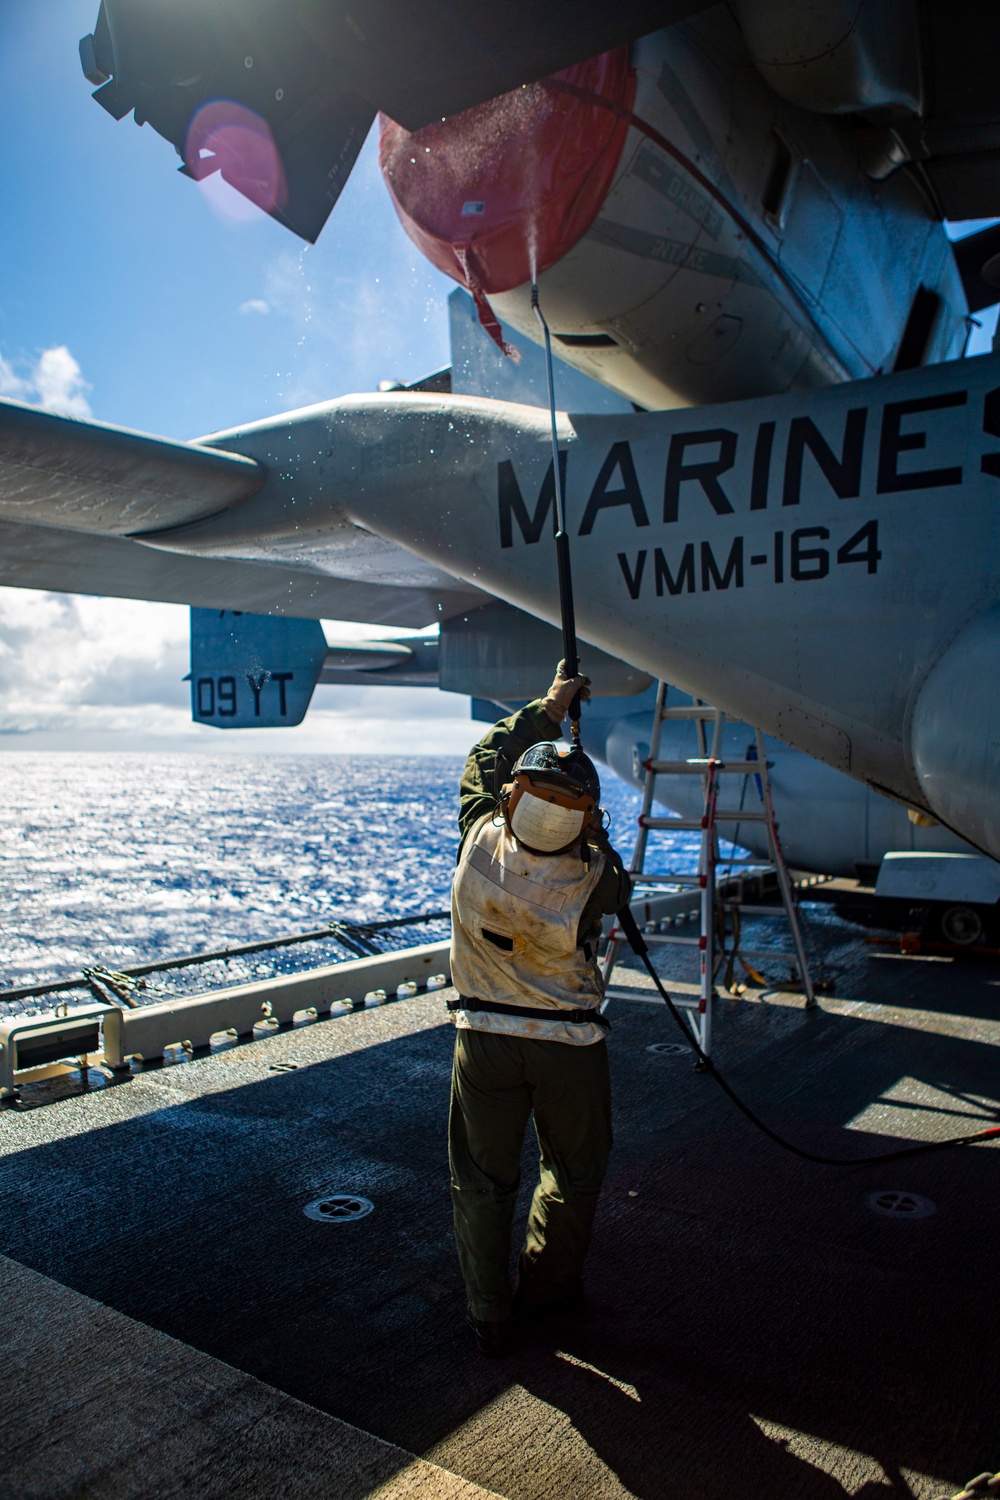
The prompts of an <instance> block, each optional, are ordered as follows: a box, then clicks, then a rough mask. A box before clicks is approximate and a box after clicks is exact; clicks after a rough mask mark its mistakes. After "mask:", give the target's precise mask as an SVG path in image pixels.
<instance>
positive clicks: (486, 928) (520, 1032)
mask: <svg viewBox="0 0 1000 1500" xmlns="http://www.w3.org/2000/svg"><path fill="white" fill-rule="evenodd" d="M603 869H604V855H603V854H601V853H599V852H598V851H596V850H592V851H591V856H590V863H589V864H585V863H584V862H583V860H582V859H581V858H580V853H579V850H576V849H573V850H571V851H570V852H569V853H568V854H529V853H528V851H527V850H526V849H522V848H521V847H520V845H519V844H518V842H517V840H516V839H515V838H514V836H513V835H512V834H511V833H510V832H509V831H508V829H507V826H506V824H505V823H502V822H494V818H493V814H491V813H487V814H486V816H485V817H483V818H481V819H480V820H479V822H478V823H476V824H475V825H474V826H473V828H472V830H471V831H470V833H469V836H468V838H467V839H466V842H465V846H464V848H463V849H462V853H461V856H460V858H459V861H458V867H457V869H456V871H455V877H454V880H453V882H452V889H451V924H452V925H451V933H452V936H451V977H452V983H453V984H454V986H455V988H456V989H457V990H458V993H459V995H460V996H461V995H465V996H475V997H477V998H479V999H481V1000H490V1001H494V1002H496V1001H499V1002H500V1003H501V1004H505V1005H522V1006H531V1007H533V1008H534V1007H537V1008H538V1009H539V1010H546V1011H548V1010H551V1012H552V1019H551V1020H549V1018H548V1017H547V1016H541V1017H534V1016H532V1017H527V1016H507V1015H498V1014H497V1013H496V1012H491V1011H475V1010H465V1009H460V1010H458V1011H457V1012H456V1023H457V1025H458V1026H459V1027H460V1028H468V1029H470V1030H473V1031H495V1032H504V1033H506V1034H507V1035H511V1036H526V1037H537V1038H541V1039H542V1040H545V1041H555V1042H570V1043H572V1044H574V1045H577V1046H579V1045H583V1046H586V1045H589V1044H590V1043H592V1042H598V1041H600V1040H601V1039H602V1038H603V1036H604V1028H603V1027H601V1026H600V1025H598V1024H597V1023H596V1022H593V1021H584V1022H582V1023H580V1022H569V1021H560V1020H559V1019H558V1013H559V1011H560V1009H562V1010H572V1011H576V1010H579V1009H587V1010H591V1009H592V1010H596V1009H597V1007H598V1006H599V1005H600V1003H601V1000H602V999H603V998H604V984H603V981H602V978H601V972H600V970H599V969H598V967H597V964H596V962H594V960H593V959H591V958H588V957H587V955H586V953H585V952H584V951H583V949H582V948H578V947H577V942H576V939H577V931H578V929H579V925H580V918H581V916H582V915H583V909H584V907H585V906H586V904H587V902H588V900H589V899H590V897H591V896H592V894H593V892H594V890H595V888H596V886H597V882H598V881H599V880H600V878H601V872H602V871H603Z"/></svg>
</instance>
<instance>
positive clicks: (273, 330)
mask: <svg viewBox="0 0 1000 1500" xmlns="http://www.w3.org/2000/svg"><path fill="white" fill-rule="evenodd" d="M97 10H98V0H45V4H44V5H39V4H37V3H34V0H5V4H4V7H3V23H4V24H3V32H4V36H3V46H2V47H0V130H2V139H3V140H4V141H5V142H6V143H7V150H6V152H5V162H4V178H5V194H4V232H3V234H2V236H0V395H4V396H10V397H12V398H14V399H15V400H19V401H27V402H31V403H33V404H37V405H41V406H44V407H46V408H47V409H48V410H50V411H57V412H63V413H66V414H67V415H71V416H78V417H87V416H93V417H95V418H96V419H97V420H99V421H102V422H110V423H114V424H116V425H121V426H125V427H133V428H137V429H139V430H140V431H145V432H152V433H156V434H159V435H162V436H165V437H173V438H194V437H198V436H199V435H200V434H203V433H208V432H212V431H216V430H218V429H220V428H225V427H229V426H232V425H234V424H235V423H238V422H244V421H248V420H252V419H254V418H257V417H264V416H268V415H271V414H273V413H277V412H281V411H285V410H289V409H291V408H294V407H298V406H303V405H307V404H308V403H310V402H313V401H321V400H329V399H331V398H333V397H335V396H339V395H343V394H345V393H347V392H350V391H365V390H374V389H376V388H377V386H378V383H379V381H380V380H383V379H398V380H403V381H408V380H415V379H417V378H419V377H420V376H421V375H425V374H429V373H430V372H431V371H433V370H438V369H441V368H442V366H444V365H446V364H448V362H449V357H450V356H449V348H448V320H447V307H446V299H447V296H448V293H449V291H450V290H451V289H452V287H453V285H454V283H452V282H450V281H448V280H447V279H446V278H445V277H444V276H442V275H441V274H440V273H439V272H438V271H436V270H434V268H433V267H432V266H431V265H429V264H428V262H427V261H425V260H424V258H423V257H422V256H421V255H420V254H419V253H418V251H417V250H416V248H415V247H414V246H413V245H412V244H411V242H410V240H409V239H408V238H407V237H406V235H405V234H404V233H403V230H402V229H401V228H400V226H399V223H398V220H397V219H396V215H395V212H394V210H393V208H392V205H391V202H390V200H389V197H388V194H387V193H386V191H385V189H384V187H383V186H382V181H381V177H380V174H379V171H378V162H377V141H376V139H375V137H374V136H372V137H371V138H370V139H369V141H368V142H367V144H366V146H365V148H364V151H363V152H362V156H361V158H360V159H359V161H358V163H357V166H356V167H355V170H354V172H353V173H352V175H351V179H350V182H349V183H348V186H347V188H346V190H345V192H344V194H343V196H342V197H341V199H340V202H339V203H338V205H337V208H336V210H335V212H334V214H333V216H332V218H331V220H330V221H329V223H328V224H327V227H326V229H325V230H324V231H323V233H322V235H321V236H320V239H319V241H318V243H317V244H316V245H315V246H306V245H304V244H302V243H301V242H300V241H299V240H297V239H296V238H295V237H294V236H293V235H291V234H290V233H289V232H288V230H286V229H283V228H282V227H281V226H280V225H278V224H275V223H274V222H273V221H272V220H271V219H269V218H267V217H266V216H265V215H264V214H262V213H260V212H259V211H258V210H257V209H255V208H253V207H252V205H249V204H247V203H246V202H245V200H243V199H242V198H240V197H238V195H236V194H235V193H233V192H232V191H231V190H229V189H227V188H226V187H225V185H224V184H222V183H221V182H220V179H219V178H218V177H213V178H210V179H209V180H208V183H207V184H205V185H202V186H196V185H195V184H194V183H192V182H191V181H189V180H188V179H187V178H185V177H182V176H181V175H180V174H179V173H178V172H177V171H176V167H177V157H176V155H175V153H174V150H173V147H172V146H170V145H169V144H168V143H167V142H166V141H164V140H162V139H161V137H159V136H158V135H156V134H155V133H154V132H153V130H152V129H151V128H150V127H149V126H145V127H143V128H142V129H138V128H137V127H136V126H135V124H134V123H133V121H132V120H131V118H127V119H125V120H122V121H120V122H118V123H116V122H115V121H114V120H112V119H111V117H110V116H109V115H108V114H107V113H106V112H105V111H104V110H102V109H100V108H99V107H98V106H97V105H96V104H95V103H94V102H93V100H92V99H91V97H90V95H91V87H90V85H88V84H87V82H86V80H85V79H84V77H83V74H82V73H81V71H80V62H79V56H78V51H77V44H78V41H79V38H80V37H81V36H83V35H84V34H85V33H87V32H89V31H92V30H93V28H94V23H95V21H96V19H97ZM220 189H221V191H220ZM329 633H330V634H331V635H332V636H336V637H337V638H338V639H344V638H345V637H356V636H360V635H368V636H377V635H391V634H396V635H398V634H400V633H401V632H399V631H379V630H377V629H373V630H369V629H368V628H367V627H363V626H356V625H349V624H343V623H339V622H337V623H334V624H333V625H331V626H330V627H329ZM187 670H188V611H187V609H186V608H184V607H182V606H179V605H170V604H151V603H141V602H133V601H129V600H117V599H93V598H87V597H84V596H72V595H63V594H60V595H53V594H46V593H41V592H36V591H33V590H27V589H4V588H0V753H2V752H3V751H16V750H50V749H72V750H109V749H121V750H188V749H193V750H207V751H211V752H219V751H233V750H239V751H267V752H270V751H278V752H281V753H285V754H293V753H298V752H300V751H323V750H334V751H358V750H362V749H363V750H365V751H370V750H371V749H372V748H376V749H378V750H381V751H384V752H385V753H405V752H407V751H409V752H412V753H433V752H435V751H440V752H443V753H448V754H457V753H463V752H464V751H465V750H466V749H467V748H468V746H469V744H470V743H471V742H472V740H473V739H474V738H475V735H476V733H477V731H476V730H475V729H474V726H473V725H472V723H471V722H470V717H469V705H468V700H467V699H465V698H461V697H457V696H455V695H453V694H446V693H439V692H437V691H436V690H433V689H421V688H411V689H407V688H395V689H389V688H386V689H379V688H357V689H355V688H335V687H321V688H318V689H317V690H316V696H315V698H314V700H313V707H312V709H311V710H310V712H309V714H308V715H307V718H306V720H305V723H304V724H303V725H302V726H301V727H300V728H298V729H290V730H274V731H267V730H246V731H228V732H226V733H220V732H219V731H217V730H213V729H210V728H207V727H205V726H204V725H195V724H192V723H191V720H190V707H189V700H188V688H187V685H186V684H185V683H184V682H183V680H182V679H183V678H184V676H185V674H186V673H187ZM544 686H545V684H543V685H542V687H543V689H544Z"/></svg>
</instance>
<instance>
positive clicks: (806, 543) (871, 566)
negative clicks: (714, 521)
mask: <svg viewBox="0 0 1000 1500" xmlns="http://www.w3.org/2000/svg"><path fill="white" fill-rule="evenodd" d="M773 538H774V544H773V549H772V551H771V553H770V554H768V553H767V552H753V553H751V554H750V557H749V566H750V567H751V568H759V567H766V566H767V564H768V562H770V563H771V569H772V577H773V580H774V582H775V583H785V582H792V583H813V582H815V581H816V580H817V579H820V578H826V577H827V576H828V574H829V572H830V565H831V560H832V561H833V562H834V563H836V564H838V565H840V564H846V563H863V564H864V566H865V569H866V571H867V572H868V573H877V572H878V565H879V563H880V561H881V559H882V553H881V552H880V551H879V547H878V522H877V521H866V522H865V523H864V525H863V526H860V527H859V528H858V529H857V530H856V531H853V532H852V533H851V535H850V536H849V537H848V538H847V540H846V541H844V542H843V543H841V545H840V546H839V547H837V549H836V551H835V552H833V554H832V559H831V548H830V547H828V546H824V545H823V543H826V542H829V541H830V528H829V527H828V526H799V527H797V528H796V529H795V530H794V531H791V532H786V531H784V530H782V531H775V532H774V533H773ZM648 556H649V549H648V548H646V547H643V548H642V549H640V551H638V552H637V553H636V554H635V561H634V562H632V561H631V560H630V558H629V554H628V553H627V552H619V553H618V566H619V567H620V568H621V571H622V577H623V578H624V580H625V586H626V588H627V589H628V593H629V598H630V599H638V598H639V597H640V595H641V593H642V588H643V583H644V581H645V579H646V577H647V573H646V559H647V557H648ZM744 556H745V545H744V538H743V537H741V536H738V537H734V538H733V541H732V544H731V546H730V549H729V555H728V557H726V558H725V560H724V561H723V562H720V561H719V559H718V558H717V557H716V555H715V553H714V551H713V549H712V544H711V543H710V542H700V543H696V542H688V543H687V545H686V546H685V547H684V549H683V551H682V552H681V553H680V556H679V557H677V556H676V554H675V555H673V556H672V557H668V555H667V553H666V552H665V551H664V549H663V548H662V547H654V548H653V562H652V569H651V572H652V581H653V587H654V589H655V591H656V596H657V598H662V597H663V595H664V593H666V594H669V595H677V594H694V593H697V592H699V591H700V592H701V593H708V592H709V591H710V590H712V589H728V588H729V587H730V586H732V587H733V588H738V589H741V588H743V586H744V581H745V578H744V574H745V569H744ZM699 585H700V590H699Z"/></svg>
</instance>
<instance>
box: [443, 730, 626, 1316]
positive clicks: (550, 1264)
mask: <svg viewBox="0 0 1000 1500" xmlns="http://www.w3.org/2000/svg"><path fill="white" fill-rule="evenodd" d="M560 733H561V731H560V729H559V727H558V726H557V725H555V724H553V722H552V720H551V719H550V718H549V716H548V714H547V713H546V712H545V710H544V708H542V706H541V702H540V701H537V702H535V703H530V704H529V705H528V706H527V708H524V709H522V710H521V711H520V712H519V713H516V714H513V715H511V717H510V718H508V719H504V720H501V721H500V723H499V724H496V725H495V726H494V727H493V728H492V729H491V730H490V731H489V732H488V733H487V734H486V735H485V736H484V737H483V739H482V740H481V741H480V742H479V744H478V745H476V746H475V747H474V749H473V750H472V753H471V754H470V756H469V758H468V761H467V762H466V766H465V771H464V773H463V776H462V782H461V806H460V811H459V825H460V829H461V834H462V840H463V843H464V840H465V838H466V836H467V834H468V833H469V830H470V829H471V828H472V827H473V826H474V825H475V824H477V823H478V822H479V820H480V819H481V818H482V817H483V815H484V814H485V813H487V812H489V811H490V810H491V809H492V808H493V807H494V805H495V794H494V777H495V780H496V792H497V793H498V792H499V790H500V786H501V785H502V783H503V782H504V781H507V780H509V779H510V768H511V766H512V765H513V763H514V761H515V760H517V758H518V756H520V755H521V754H522V752H523V751H525V750H527V749H528V747H529V746H530V745H534V744H537V743H538V741H539V740H555V739H559V738H560ZM589 842H590V843H591V844H592V845H593V846H594V847H595V848H596V849H598V850H599V851H600V853H601V854H603V855H604V859H605V864H604V869H603V871H602V874H601V876H600V878H599V880H598V883H597V885H596V887H595V889H594V891H593V893H592V894H591V896H590V898H589V900H588V901H587V904H586V905H585V907H584V910H583V913H582V916H581V918H580V922H579V928H578V936H577V942H578V945H579V946H581V947H582V946H583V945H584V944H585V943H590V944H591V945H593V946H594V948H595V951H596V943H597V940H598V938H599V936H600V925H601V918H602V916H603V915H604V914H605V913H611V912H616V911H619V910H620V909H621V907H622V906H623V905H624V904H625V902H626V901H627V900H628V897H629V894H630V890H631V882H630V880H629V877H628V875H627V873H626V872H625V870H624V869H623V867H622V862H621V859H620V858H619V856H618V854H617V853H616V852H615V850H614V849H612V848H611V845H610V843H609V842H608V840H607V837H606V835H604V834H603V833H597V834H592V835H590V838H589ZM483 998H486V999H488V998H489V997H488V996H484V997H483ZM532 1114H533V1115H534V1125H535V1133H536V1136H537V1138H538V1145H539V1157H540V1173H539V1181H538V1183H537V1185H536V1187H535V1192H534V1195H533V1198H532V1202H531V1208H530V1211H529V1215H528V1227H527V1233H526V1237H525V1243H524V1247H523V1249H522V1251H521V1254H520V1259H519V1263H518V1285H519V1297H520V1298H521V1299H522V1300H523V1301H524V1302H525V1303H526V1304H532V1305H544V1304H545V1303H548V1302H555V1301H558V1300H559V1299H560V1298H562V1297H564V1296H566V1295H567V1294H569V1293H572V1292H574V1291H575V1290H576V1289H577V1288H578V1286H579V1284H580V1277H581V1273H582V1269H583V1262H584V1258H585V1256H586V1253H587V1247H588V1245H589V1243H590V1236H591V1230H592V1226H593V1220H594V1212H595V1209H596V1207H597V1199H598V1194H599V1192H600V1188H601V1182H602V1180H603V1178H604V1172H605V1169H606V1166H607V1161H608V1154H609V1152H610V1149H611V1140H612V1132H611V1089H610V1082H609V1076H608V1060H607V1047H606V1045H605V1043H604V1041H603V1039H602V1040H601V1041H598V1042H595V1043H593V1044H591V1045H587V1046H567V1045H565V1044H564V1043H562V1042H559V1041H549V1040H543V1039H540V1038H537V1037H528V1036H518V1035H511V1034H498V1033H495V1032H489V1031H485V1030H471V1029H463V1030H460V1031H458V1033H457V1035H456V1039H455V1058H454V1066H453V1071H452V1096H451V1113H450V1119H449V1141H448V1145H449V1163H450V1167H451V1188H452V1203H453V1207H454V1215H455V1238H456V1241H457V1245H458V1254H459V1262H460V1264H461V1268H462V1275H463V1277H464V1280H465V1285H466V1292H467V1295H468V1302H469V1308H470V1311H471V1312H472V1315H473V1316H474V1317H475V1318H477V1319H479V1320H481V1321H483V1322H498V1321H501V1320H503V1319H504V1318H506V1317H507V1316H508V1315H509V1312H510V1303H511V1285H510V1251H511V1230H512V1221H513V1214H514V1205H515V1202H516V1199H517V1195H518V1190H519V1188H520V1180H521V1148H522V1145H523V1141H524V1132H525V1129H526V1127H527V1123H528V1119H529V1118H530V1117H531V1115H532Z"/></svg>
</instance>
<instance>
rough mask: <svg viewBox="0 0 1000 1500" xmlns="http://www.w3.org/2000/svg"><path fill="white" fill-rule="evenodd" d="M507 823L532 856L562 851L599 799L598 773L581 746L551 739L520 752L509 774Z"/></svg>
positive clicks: (577, 836)
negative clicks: (559, 746)
mask: <svg viewBox="0 0 1000 1500" xmlns="http://www.w3.org/2000/svg"><path fill="white" fill-rule="evenodd" d="M511 775H512V777H513V783H514V784H513V788H512V790H511V793H510V797H509V799H508V801H507V805H506V808H505V809H504V816H505V818H506V820H507V827H508V828H509V829H510V831H511V833H512V834H513V835H514V837H515V838H516V839H517V842H518V843H519V844H520V845H521V846H522V848H524V849H527V850H528V852H529V853H531V854H565V853H566V851H567V850H569V849H572V848H573V846H574V845H575V844H578V843H579V842H580V840H581V839H582V838H583V836H584V834H585V832H586V830H587V828H588V826H589V825H590V823H591V821H592V819H593V816H594V814H595V812H596V811H597V808H598V805H599V803H600V797H601V782H600V777H599V776H598V774H597V771H596V769H595V767H594V763H593V761H592V760H591V759H590V756H589V755H585V754H584V753H583V751H582V750H579V749H572V750H564V751H562V752H561V753H560V752H559V751H558V750H557V749H556V747H555V745H554V744H553V743H552V741H551V740H542V741H541V743H540V744H538V745H532V746H531V748H530V749H529V750H525V752H524V754H523V755H522V756H521V758H520V760H518V761H517V762H516V764H515V766H514V769H513V771H512V772H511Z"/></svg>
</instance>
